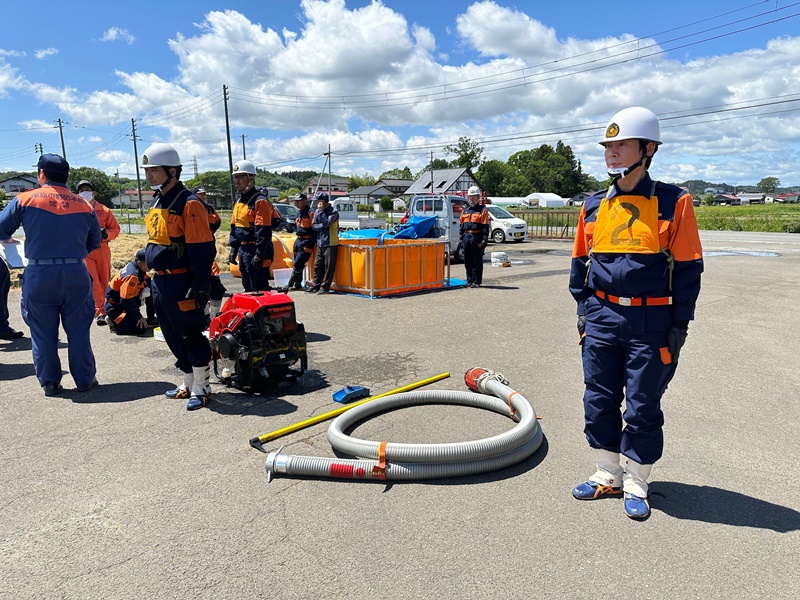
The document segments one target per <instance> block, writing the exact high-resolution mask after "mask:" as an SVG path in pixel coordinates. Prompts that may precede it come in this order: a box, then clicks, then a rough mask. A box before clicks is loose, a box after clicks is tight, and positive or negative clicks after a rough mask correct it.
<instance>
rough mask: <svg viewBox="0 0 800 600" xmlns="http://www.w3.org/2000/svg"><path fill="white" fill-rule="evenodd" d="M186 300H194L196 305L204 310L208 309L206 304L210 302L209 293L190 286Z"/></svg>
mask: <svg viewBox="0 0 800 600" xmlns="http://www.w3.org/2000/svg"><path fill="white" fill-rule="evenodd" d="M186 300H194V307H195V308H197V309H199V310H203V311H204V310H205V309H206V304H208V294H206V293H205V292H204V291H203V290H197V291H195V290H194V289H192V288H189V291H188V292H186Z"/></svg>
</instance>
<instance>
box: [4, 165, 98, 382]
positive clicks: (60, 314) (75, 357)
mask: <svg viewBox="0 0 800 600" xmlns="http://www.w3.org/2000/svg"><path fill="white" fill-rule="evenodd" d="M37 168H38V173H39V174H38V179H39V185H40V186H41V187H40V188H37V189H33V190H28V191H25V192H22V193H21V194H19V195H18V196H17V197H16V198H14V199H13V200H11V202H9V203H8V205H7V206H6V207H5V209H3V212H2V213H0V239H6V238H9V237H11V234H13V233H14V232H15V231H16V230H17V229H18V228H19V227H20V225H21V226H22V227H23V229H24V230H25V255H26V256H27V258H28V265H27V266H26V267H25V271H24V273H23V274H22V276H21V277H20V279H21V280H22V298H21V300H20V308H21V309H22V318H23V319H24V321H25V323H26V324H27V325H28V327H30V331H31V348H32V350H33V366H34V368H35V369H36V378H37V379H38V380H39V385H41V386H42V389H43V390H44V395H45V396H58V395H59V394H61V393H62V392H63V391H64V388H63V387H62V385H61V376H62V373H61V360H60V359H59V356H58V330H59V327H63V328H64V332H65V333H66V334H67V353H68V357H69V371H70V373H71V374H72V378H73V379H74V380H75V384H76V385H77V388H76V389H77V391H79V392H86V391H89V390H91V389H92V388H94V387H95V386H97V379H96V378H95V375H96V373H97V369H96V363H95V360H94V354H93V353H92V345H91V339H90V338H91V336H90V331H91V326H92V319H93V317H94V302H93V300H92V278H91V277H90V276H89V271H88V270H87V269H86V264H85V263H84V259H85V258H86V256H87V255H88V254H89V253H90V252H92V251H93V250H95V249H97V248H99V247H100V240H101V239H102V238H101V235H100V225H99V224H98V221H97V217H95V216H94V211H93V210H92V207H91V206H89V203H88V202H86V201H85V200H84V199H83V198H81V197H80V196H77V195H75V194H73V193H72V192H70V191H69V188H68V187H67V179H68V178H69V163H68V162H67V161H66V160H65V159H64V158H62V157H61V156H58V155H57V154H43V155H42V156H41V157H39V163H38V165H37Z"/></svg>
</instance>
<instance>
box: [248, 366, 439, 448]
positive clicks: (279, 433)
mask: <svg viewBox="0 0 800 600" xmlns="http://www.w3.org/2000/svg"><path fill="white" fill-rule="evenodd" d="M448 377H450V373H440V374H439V375H435V376H433V377H429V378H428V379H423V380H422V381H417V382H416V383H410V384H408V385H404V386H403V387H399V388H397V389H394V390H392V391H390V392H384V393H383V394H378V395H377V396H370V397H369V398H364V399H363V400H359V401H358V402H353V403H352V404H348V405H346V406H342V407H341V408H337V409H336V410H332V411H330V412H327V413H325V414H323V415H317V416H316V417H311V418H310V419H306V420H305V421H300V422H299V423H295V424H294V425H289V426H288V427H284V428H283V429H276V430H275V431H272V432H270V433H265V434H264V435H261V436H258V437H254V438H253V439H251V440H250V445H251V446H253V448H257V449H258V450H263V448H262V447H261V444H263V443H264V442H269V441H271V440H275V439H278V438H279V437H283V436H284V435H289V434H290V433H294V432H295V431H300V430H301V429H305V428H306V427H311V426H312V425H316V424H317V423H322V421H327V420H328V419H333V418H334V417H338V416H339V415H340V414H342V413H343V412H346V411H348V410H350V409H351V408H355V407H356V406H358V405H360V404H364V403H365V402H369V401H370V400H377V399H378V398H383V397H384V396H391V395H392V394H401V393H403V392H408V391H411V390H414V389H417V388H419V387H422V386H424V385H428V384H429V383H433V382H435V381H441V380H442V379H446V378H448Z"/></svg>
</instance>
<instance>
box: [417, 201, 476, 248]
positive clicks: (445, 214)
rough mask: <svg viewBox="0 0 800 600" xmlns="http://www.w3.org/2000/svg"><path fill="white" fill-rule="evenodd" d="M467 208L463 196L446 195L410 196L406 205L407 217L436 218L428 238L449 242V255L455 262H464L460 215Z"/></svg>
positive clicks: (467, 203) (467, 204)
mask: <svg viewBox="0 0 800 600" xmlns="http://www.w3.org/2000/svg"><path fill="white" fill-rule="evenodd" d="M468 206H469V202H467V199H466V198H464V197H463V196H450V195H446V194H420V195H416V196H412V198H411V200H410V201H409V204H408V216H409V217H436V224H435V225H434V227H433V229H432V230H431V235H430V237H434V238H444V239H447V240H449V242H450V254H451V255H452V257H453V259H454V260H455V261H456V262H463V261H464V248H463V247H462V246H461V239H460V236H459V228H460V224H459V220H460V218H461V213H462V212H464V209H466V208H467V207H468Z"/></svg>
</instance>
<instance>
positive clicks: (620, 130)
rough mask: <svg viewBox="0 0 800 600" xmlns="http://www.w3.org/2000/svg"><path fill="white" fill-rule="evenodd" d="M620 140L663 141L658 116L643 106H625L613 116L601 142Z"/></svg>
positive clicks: (658, 142)
mask: <svg viewBox="0 0 800 600" xmlns="http://www.w3.org/2000/svg"><path fill="white" fill-rule="evenodd" d="M620 140H646V141H648V142H655V143H656V144H660V143H661V127H660V126H659V125H658V117H656V116H655V114H653V112H652V111H650V110H647V109H646V108H642V107H641V106H632V107H630V108H625V109H623V110H621V111H619V112H618V113H617V114H615V115H614V116H613V117H611V120H610V121H609V122H608V125H607V126H606V131H605V134H603V139H602V140H600V144H601V145H603V144H605V143H607V142H615V141H620Z"/></svg>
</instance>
